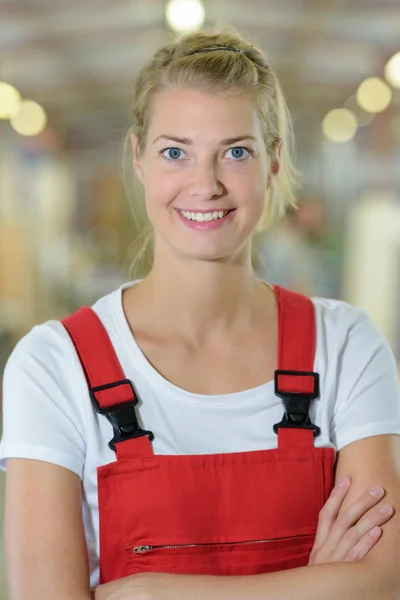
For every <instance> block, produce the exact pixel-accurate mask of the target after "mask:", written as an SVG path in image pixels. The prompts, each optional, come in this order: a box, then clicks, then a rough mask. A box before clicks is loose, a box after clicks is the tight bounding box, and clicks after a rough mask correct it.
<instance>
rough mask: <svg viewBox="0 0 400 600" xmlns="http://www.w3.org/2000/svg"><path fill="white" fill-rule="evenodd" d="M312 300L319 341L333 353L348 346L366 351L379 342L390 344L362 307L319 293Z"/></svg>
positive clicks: (385, 344)
mask: <svg viewBox="0 0 400 600" xmlns="http://www.w3.org/2000/svg"><path fill="white" fill-rule="evenodd" d="M311 300H312V302H313V305H314V309H315V319H316V326H317V337H318V341H319V343H320V344H322V343H323V344H324V346H325V347H326V348H329V349H330V351H331V353H332V352H337V353H341V352H343V351H344V350H345V348H346V347H348V346H351V348H352V349H353V350H354V349H356V348H358V349H359V350H360V351H361V352H363V351H366V350H367V351H368V350H371V348H372V347H376V345H384V346H387V345H388V344H387V341H386V339H385V337H384V335H383V333H382V332H381V330H380V329H379V328H378V327H377V326H376V325H375V323H374V322H373V321H372V319H371V318H370V317H369V315H368V314H367V313H366V312H365V311H364V310H363V309H362V308H359V307H357V306H353V305H352V304H349V303H348V302H345V301H343V300H335V299H330V298H319V297H316V298H311Z"/></svg>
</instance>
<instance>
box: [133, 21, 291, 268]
mask: <svg viewBox="0 0 400 600" xmlns="http://www.w3.org/2000/svg"><path fill="white" fill-rule="evenodd" d="M220 46H225V47H226V46H227V47H230V48H232V49H233V50H235V49H236V51H227V50H226V49H223V48H220V49H219V47H220ZM210 48H212V49H213V51H204V50H205V49H210ZM214 48H215V49H214ZM177 87H178V88H181V87H192V88H198V89H201V90H202V91H206V92H209V93H211V94H213V93H221V92H228V93H242V94H246V95H248V96H249V97H250V98H251V99H252V100H253V102H254V105H255V108H256V110H257V113H258V116H259V119H260V122H261V126H262V131H263V138H264V142H265V146H266V149H267V152H268V154H269V155H270V157H273V156H274V154H275V152H276V150H277V148H278V145H279V143H280V142H282V147H281V153H280V161H279V162H280V168H279V171H278V173H277V174H276V175H275V176H274V177H272V180H271V185H270V187H269V188H268V190H269V191H268V193H267V194H266V196H267V197H266V202H265V209H264V213H263V215H262V217H261V219H260V221H259V223H258V226H257V230H256V232H255V233H256V234H257V232H260V231H262V230H265V229H266V228H268V227H269V226H270V225H271V223H272V222H274V221H275V220H278V219H279V218H280V217H282V216H283V215H284V214H285V212H286V210H287V208H288V207H295V206H296V201H295V192H294V190H295V187H296V185H297V182H298V175H299V173H298V172H297V170H296V169H295V167H294V165H293V162H292V158H291V155H292V152H293V149H294V139H293V130H292V122H291V118H290V114H289V111H288V107H287V104H286V101H285V99H284V96H283V93H282V90H281V87H280V84H279V82H278V79H277V77H276V75H275V73H274V71H273V69H272V67H271V65H270V64H269V63H268V61H267V59H266V58H265V56H264V54H263V53H262V51H261V50H260V49H259V48H257V47H256V46H254V45H253V44H251V43H250V42H249V41H248V40H246V39H245V38H244V37H243V36H242V35H241V34H240V33H239V32H238V31H237V30H236V29H234V28H232V27H228V26H224V27H222V28H221V27H219V28H218V29H214V30H213V31H212V32H211V33H207V32H205V31H197V32H192V33H188V34H186V35H184V36H181V37H180V38H178V39H176V40H175V41H174V42H172V43H171V44H169V45H167V46H164V47H162V48H160V49H159V50H158V51H157V52H156V53H155V54H154V56H153V57H152V58H151V59H150V60H149V61H148V62H147V63H146V64H145V65H144V66H143V67H142V69H141V70H140V71H139V73H138V76H137V78H136V82H135V87H134V94H133V103H132V109H131V115H132V126H131V127H130V129H129V131H128V134H127V136H126V140H125V158H126V151H127V150H128V148H129V145H130V135H131V134H132V133H133V134H135V135H136V136H137V139H138V153H139V155H140V154H141V153H143V152H144V149H145V147H146V141H147V132H148V128H149V121H150V118H151V110H152V106H153V104H154V99H155V97H156V96H157V94H160V93H161V92H162V91H164V90H166V89H171V88H177ZM128 193H129V190H128ZM140 196H141V197H140V198H139V197H137V198H136V199H135V202H134V204H135V206H134V211H133V216H134V221H135V229H136V231H135V232H134V234H135V237H134V241H133V244H132V263H131V270H132V274H134V275H135V276H138V277H142V276H144V275H146V274H147V273H148V272H149V271H150V269H151V266H152V262H153V251H154V250H153V243H154V235H153V229H152V226H151V224H150V221H149V219H148V218H147V213H146V208H145V201H144V198H143V195H142V194H141V195H140Z"/></svg>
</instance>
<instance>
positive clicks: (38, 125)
mask: <svg viewBox="0 0 400 600" xmlns="http://www.w3.org/2000/svg"><path fill="white" fill-rule="evenodd" d="M10 122H11V125H12V127H13V128H14V129H15V131H16V132H17V133H19V134H20V135H38V133H41V132H42V131H43V130H44V128H45V127H46V122H47V117H46V113H45V112H44V110H43V108H42V107H41V106H40V105H39V104H37V103H36V102H32V100H25V101H24V102H22V103H21V108H20V109H19V111H18V112H17V114H16V115H15V116H14V117H13V118H12V119H11V120H10Z"/></svg>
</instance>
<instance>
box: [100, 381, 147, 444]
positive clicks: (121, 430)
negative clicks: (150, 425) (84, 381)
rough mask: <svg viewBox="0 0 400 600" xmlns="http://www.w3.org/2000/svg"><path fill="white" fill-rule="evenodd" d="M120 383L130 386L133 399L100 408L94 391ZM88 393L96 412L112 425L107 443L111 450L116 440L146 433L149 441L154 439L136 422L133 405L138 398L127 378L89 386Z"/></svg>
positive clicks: (116, 385)
mask: <svg viewBox="0 0 400 600" xmlns="http://www.w3.org/2000/svg"><path fill="white" fill-rule="evenodd" d="M120 385H129V386H130V388H131V390H132V396H133V400H132V401H131V402H124V403H123V404H117V405H116V406H113V407H112V408H111V409H110V408H101V406H100V404H99V402H98V400H97V399H96V392H101V391H102V390H108V389H110V388H114V387H118V386H120ZM89 394H90V398H91V400H92V403H93V406H94V407H95V409H96V412H98V413H99V414H101V415H105V416H106V417H107V419H108V420H109V421H110V423H111V425H112V426H113V430H114V437H113V439H112V440H110V441H109V443H108V446H109V448H110V449H111V450H114V452H115V444H116V443H118V442H124V441H125V440H131V439H133V438H138V437H143V436H144V435H146V436H147V437H148V438H149V440H150V441H152V440H153V439H154V435H153V433H152V432H151V431H146V430H145V429H142V428H141V427H140V425H139V423H138V420H137V416H136V411H135V406H136V405H137V403H138V400H137V398H136V394H135V391H134V389H133V385H132V382H131V381H130V380H129V379H122V380H121V381H114V382H113V383H107V384H106V385H100V386H98V387H95V388H89Z"/></svg>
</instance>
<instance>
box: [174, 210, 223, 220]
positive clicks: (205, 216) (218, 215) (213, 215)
mask: <svg viewBox="0 0 400 600" xmlns="http://www.w3.org/2000/svg"><path fill="white" fill-rule="evenodd" d="M228 212H229V211H228V210H219V211H218V210H214V211H213V212H209V213H194V212H188V211H185V210H181V211H180V213H181V214H182V215H183V216H184V217H185V218H186V219H189V220H191V221H199V222H202V221H215V220H216V219H222V218H223V217H225V216H226V215H227V214H228Z"/></svg>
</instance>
